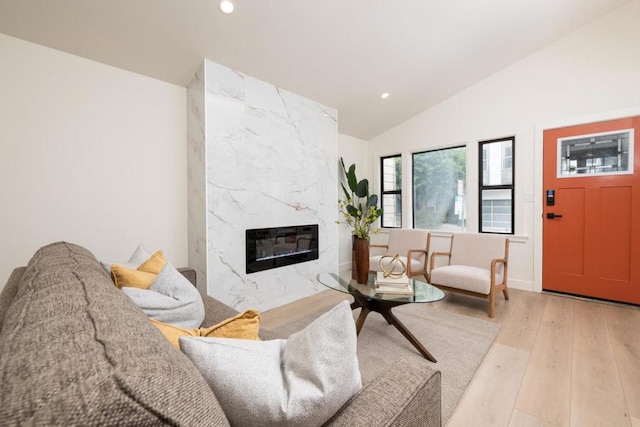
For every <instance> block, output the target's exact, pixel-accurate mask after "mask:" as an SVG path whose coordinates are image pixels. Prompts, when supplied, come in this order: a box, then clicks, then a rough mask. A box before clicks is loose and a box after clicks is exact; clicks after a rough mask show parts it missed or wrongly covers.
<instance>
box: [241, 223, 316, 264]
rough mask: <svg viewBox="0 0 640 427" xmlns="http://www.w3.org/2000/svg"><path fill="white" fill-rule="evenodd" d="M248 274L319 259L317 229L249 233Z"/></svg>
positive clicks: (284, 228) (263, 229)
mask: <svg viewBox="0 0 640 427" xmlns="http://www.w3.org/2000/svg"><path fill="white" fill-rule="evenodd" d="M246 253H247V274H249V273H256V272H258V271H263V270H268V269H271V268H277V267H283V266H285V265H291V264H297V263H300V262H305V261H311V260H314V259H318V225H317V224H315V225H301V226H289V227H274V228H259V229H252V230H247V231H246Z"/></svg>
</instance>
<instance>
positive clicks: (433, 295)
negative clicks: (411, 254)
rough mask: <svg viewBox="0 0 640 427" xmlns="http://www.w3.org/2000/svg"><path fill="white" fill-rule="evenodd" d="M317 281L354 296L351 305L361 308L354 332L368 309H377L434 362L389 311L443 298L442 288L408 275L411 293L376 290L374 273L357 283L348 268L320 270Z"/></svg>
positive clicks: (358, 329)
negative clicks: (343, 269)
mask: <svg viewBox="0 0 640 427" xmlns="http://www.w3.org/2000/svg"><path fill="white" fill-rule="evenodd" d="M317 280H318V282H320V283H321V284H323V285H324V286H326V287H328V288H331V289H333V290H336V291H339V292H344V293H347V294H350V295H351V296H353V298H354V300H355V301H354V302H353V303H352V304H351V309H352V310H354V309H356V308H362V310H361V311H360V315H359V316H358V319H357V320H356V333H357V334H360V330H361V329H362V325H364V321H365V319H366V318H367V316H368V315H369V313H370V312H372V311H374V312H376V313H380V314H381V315H382V317H384V319H385V320H386V321H387V323H389V324H390V325H393V326H395V328H396V329H397V330H398V331H400V333H401V334H402V335H403V336H404V337H405V338H406V339H407V340H408V341H409V342H410V343H411V344H412V345H413V346H414V347H415V348H416V349H417V350H418V351H419V352H420V354H422V355H423V356H424V357H425V358H426V359H427V360H430V361H432V362H437V361H436V359H435V358H434V357H433V356H432V355H431V353H429V351H428V350H427V349H426V348H425V347H424V346H423V345H422V344H421V343H420V341H418V340H417V338H416V337H415V336H413V334H412V333H411V332H410V331H409V330H408V329H407V328H406V326H404V325H403V324H402V322H400V320H398V318H397V317H396V316H395V315H394V314H393V313H392V312H391V309H392V308H393V307H397V306H400V305H404V304H410V303H427V302H435V301H439V300H441V299H442V298H444V292H442V291H441V290H440V289H438V288H436V287H435V286H432V285H430V284H429V283H427V282H426V281H423V280H419V279H410V286H411V287H412V288H413V295H396V294H381V293H378V292H377V290H376V284H375V282H376V273H374V272H370V273H369V281H368V283H367V284H358V283H356V281H355V280H352V279H351V272H350V271H348V270H347V271H345V272H343V273H340V274H336V273H320V274H318V276H317Z"/></svg>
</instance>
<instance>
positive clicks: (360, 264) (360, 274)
mask: <svg viewBox="0 0 640 427" xmlns="http://www.w3.org/2000/svg"><path fill="white" fill-rule="evenodd" d="M352 267H353V271H352V273H351V275H352V277H353V275H354V272H355V279H356V282H358V283H360V284H365V283H367V280H368V279H369V241H368V240H367V239H361V238H359V237H356V236H353V263H352Z"/></svg>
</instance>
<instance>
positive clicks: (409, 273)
mask: <svg viewBox="0 0 640 427" xmlns="http://www.w3.org/2000/svg"><path fill="white" fill-rule="evenodd" d="M414 253H422V254H424V264H423V265H422V275H423V276H424V277H425V279H427V282H428V281H429V272H428V271H427V258H428V257H429V250H428V249H409V252H408V253H407V276H409V277H413V275H414V273H413V271H411V258H413V254H414Z"/></svg>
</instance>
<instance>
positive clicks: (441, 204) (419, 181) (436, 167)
mask: <svg viewBox="0 0 640 427" xmlns="http://www.w3.org/2000/svg"><path fill="white" fill-rule="evenodd" d="M466 170H467V151H466V147H453V148H445V149H441V150H433V151H424V152H421V153H414V154H413V174H412V175H413V227H414V228H423V229H428V230H443V231H464V230H465V229H466V221H467V212H466V197H465V191H466Z"/></svg>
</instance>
